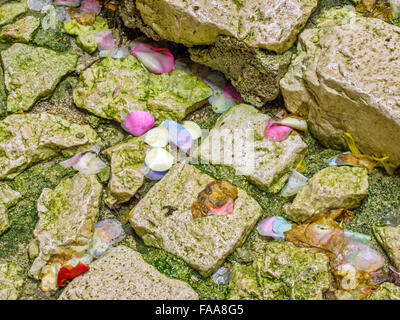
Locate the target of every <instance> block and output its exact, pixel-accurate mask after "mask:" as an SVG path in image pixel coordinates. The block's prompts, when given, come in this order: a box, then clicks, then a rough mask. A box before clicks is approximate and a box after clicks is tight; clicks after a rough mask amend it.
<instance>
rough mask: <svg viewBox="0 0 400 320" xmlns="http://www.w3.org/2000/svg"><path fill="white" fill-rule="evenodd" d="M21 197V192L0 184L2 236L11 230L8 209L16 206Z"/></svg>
mask: <svg viewBox="0 0 400 320" xmlns="http://www.w3.org/2000/svg"><path fill="white" fill-rule="evenodd" d="M20 197H21V195H20V194H19V192H17V191H14V190H13V189H11V188H10V187H9V186H8V185H7V184H5V183H2V184H0V235H2V234H3V233H4V232H5V231H7V230H8V228H10V225H9V222H8V217H7V209H8V208H10V207H12V206H13V205H15V204H16V203H17V201H18V200H19V199H20Z"/></svg>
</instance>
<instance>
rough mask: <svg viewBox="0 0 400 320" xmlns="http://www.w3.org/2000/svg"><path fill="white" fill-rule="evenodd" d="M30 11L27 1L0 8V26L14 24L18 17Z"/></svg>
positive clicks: (8, 4) (7, 4) (11, 3)
mask: <svg viewBox="0 0 400 320" xmlns="http://www.w3.org/2000/svg"><path fill="white" fill-rule="evenodd" d="M27 10H28V5H27V3H26V1H25V0H24V1H20V2H10V3H6V4H4V5H3V6H1V7H0V26H3V25H5V24H7V23H10V22H12V21H13V20H14V19H15V18H16V17H17V16H19V15H20V14H23V13H24V12H26V11H27Z"/></svg>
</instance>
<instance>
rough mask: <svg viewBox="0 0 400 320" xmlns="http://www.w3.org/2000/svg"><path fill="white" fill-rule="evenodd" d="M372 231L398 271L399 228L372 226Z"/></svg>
mask: <svg viewBox="0 0 400 320" xmlns="http://www.w3.org/2000/svg"><path fill="white" fill-rule="evenodd" d="M372 231H373V233H374V236H375V238H376V240H377V241H378V243H379V244H380V245H381V247H382V248H383V250H385V252H386V254H387V256H388V257H389V259H390V261H391V262H392V264H393V265H394V266H395V267H396V268H397V269H398V270H400V226H397V227H392V226H384V227H378V226H373V227H372Z"/></svg>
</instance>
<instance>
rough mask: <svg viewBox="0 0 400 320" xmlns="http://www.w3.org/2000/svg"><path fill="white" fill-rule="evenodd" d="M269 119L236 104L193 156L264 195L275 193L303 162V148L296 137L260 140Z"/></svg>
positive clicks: (242, 105) (250, 107) (254, 110)
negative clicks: (245, 181) (227, 170)
mask: <svg viewBox="0 0 400 320" xmlns="http://www.w3.org/2000/svg"><path fill="white" fill-rule="evenodd" d="M268 119H269V117H268V116H267V115H265V114H262V113H260V112H258V110H257V109H256V108H254V107H252V106H250V105H246V104H239V105H236V106H233V107H232V108H231V109H229V111H227V112H226V113H224V114H223V115H222V116H221V117H220V118H219V119H218V121H217V123H216V124H215V127H214V128H213V129H212V130H211V131H210V134H209V135H208V137H207V138H206V139H205V140H204V141H203V142H202V144H201V145H200V147H199V148H198V149H197V150H196V151H195V152H194V154H193V157H197V156H199V157H200V158H201V161H202V162H205V161H206V162H209V163H211V164H224V165H229V166H232V167H234V168H235V169H236V174H238V175H244V176H245V177H246V178H247V179H248V180H249V181H250V182H252V183H254V184H256V185H257V186H259V187H260V188H261V189H263V190H265V191H268V192H273V193H275V192H278V191H279V190H280V189H281V188H282V187H283V185H284V184H285V182H286V180H287V179H288V178H289V176H290V174H291V172H292V170H293V169H295V168H296V166H297V165H298V163H299V162H300V161H301V160H302V159H303V158H304V156H305V153H306V152H307V145H306V144H305V143H304V142H303V141H302V139H301V137H300V136H299V135H291V136H289V137H288V138H287V139H286V140H284V141H281V142H273V141H270V140H268V139H266V138H264V131H265V128H266V126H267V122H268Z"/></svg>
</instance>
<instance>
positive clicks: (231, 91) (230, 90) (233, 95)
mask: <svg viewBox="0 0 400 320" xmlns="http://www.w3.org/2000/svg"><path fill="white" fill-rule="evenodd" d="M223 94H224V96H225V97H226V98H228V99H230V100H232V101H234V102H235V103H241V102H243V98H242V96H241V94H240V92H239V91H237V90H236V88H235V87H234V86H233V85H232V84H231V83H228V84H227V85H226V86H225V88H224V90H223Z"/></svg>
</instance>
